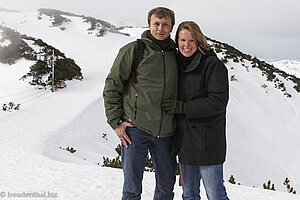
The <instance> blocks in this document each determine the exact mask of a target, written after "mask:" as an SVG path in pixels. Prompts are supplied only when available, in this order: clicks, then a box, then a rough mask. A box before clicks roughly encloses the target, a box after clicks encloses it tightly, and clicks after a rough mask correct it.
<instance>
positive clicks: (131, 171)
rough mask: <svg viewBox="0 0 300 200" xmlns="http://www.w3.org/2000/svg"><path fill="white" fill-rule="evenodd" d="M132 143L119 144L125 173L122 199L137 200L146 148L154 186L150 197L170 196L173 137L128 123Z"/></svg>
mask: <svg viewBox="0 0 300 200" xmlns="http://www.w3.org/2000/svg"><path fill="white" fill-rule="evenodd" d="M126 133H127V135H128V136H129V138H130V139H131V144H129V145H128V148H126V147H125V146H124V145H122V148H121V155H122V168H123V173H124V184H123V196H122V200H139V199H141V193H142V180H143V174H144V168H145V164H146V158H147V155H148V151H149V152H150V154H151V159H152V163H153V165H154V168H155V180H156V187H155V191H154V197H153V200H172V199H173V198H174V193H173V188H174V184H175V180H176V177H175V174H176V161H175V157H171V148H172V137H167V138H156V137H154V136H152V135H150V134H149V133H146V132H144V131H142V130H140V129H138V128H135V127H127V128H126Z"/></svg>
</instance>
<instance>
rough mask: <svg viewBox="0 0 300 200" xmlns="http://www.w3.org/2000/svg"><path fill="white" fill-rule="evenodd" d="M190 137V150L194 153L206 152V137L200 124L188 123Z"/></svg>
mask: <svg viewBox="0 0 300 200" xmlns="http://www.w3.org/2000/svg"><path fill="white" fill-rule="evenodd" d="M190 130H191V132H190V135H189V136H187V137H189V139H188V140H189V143H190V144H191V146H190V148H193V149H194V151H195V152H206V151H207V135H206V131H205V127H204V126H203V125H202V124H201V123H190Z"/></svg>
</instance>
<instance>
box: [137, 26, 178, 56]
mask: <svg viewBox="0 0 300 200" xmlns="http://www.w3.org/2000/svg"><path fill="white" fill-rule="evenodd" d="M149 34H151V33H150V30H146V31H144V32H143V33H142V37H141V39H142V40H143V42H144V43H145V44H146V45H149V46H150V47H151V48H154V49H156V50H159V51H161V50H162V49H161V47H160V46H159V45H158V44H157V43H155V41H154V40H152V39H151V38H150V37H149ZM169 40H170V41H169V43H170V45H169V47H167V48H166V49H165V50H164V51H171V50H174V49H176V43H175V42H174V41H173V40H172V39H171V38H170V37H169Z"/></svg>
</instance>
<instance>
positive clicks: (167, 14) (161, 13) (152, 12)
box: [148, 7, 175, 27]
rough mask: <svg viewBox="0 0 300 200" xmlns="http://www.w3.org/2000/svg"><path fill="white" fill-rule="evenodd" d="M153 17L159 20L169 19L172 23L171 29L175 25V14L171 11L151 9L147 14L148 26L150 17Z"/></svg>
mask: <svg viewBox="0 0 300 200" xmlns="http://www.w3.org/2000/svg"><path fill="white" fill-rule="evenodd" d="M152 15H154V16H155V17H158V18H159V19H161V18H163V17H164V18H168V17H170V18H171V22H172V27H173V26H174V24H175V14H174V12H173V11H172V10H170V9H168V8H165V7H157V8H153V9H152V10H150V11H149V13H148V24H150V21H151V16H152Z"/></svg>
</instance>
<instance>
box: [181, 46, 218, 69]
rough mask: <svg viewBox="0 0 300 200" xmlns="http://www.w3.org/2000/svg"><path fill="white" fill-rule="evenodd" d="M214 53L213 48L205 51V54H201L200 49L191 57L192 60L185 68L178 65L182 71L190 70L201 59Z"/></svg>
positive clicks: (197, 64)
mask: <svg viewBox="0 0 300 200" xmlns="http://www.w3.org/2000/svg"><path fill="white" fill-rule="evenodd" d="M215 55H216V54H215V53H214V51H213V50H209V51H205V55H203V54H202V53H201V51H197V55H196V56H195V57H194V58H193V61H192V62H191V63H190V64H189V65H188V66H187V67H186V69H183V68H182V67H180V69H181V71H183V72H191V71H193V70H194V69H196V68H197V67H198V66H199V64H200V62H201V60H202V59H204V58H206V57H209V56H215Z"/></svg>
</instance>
